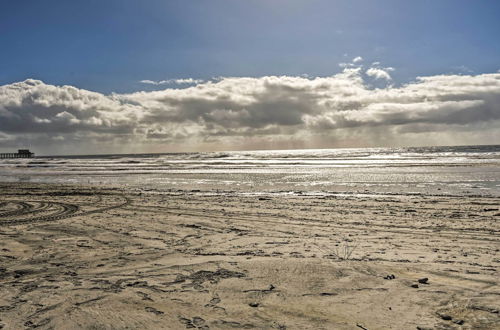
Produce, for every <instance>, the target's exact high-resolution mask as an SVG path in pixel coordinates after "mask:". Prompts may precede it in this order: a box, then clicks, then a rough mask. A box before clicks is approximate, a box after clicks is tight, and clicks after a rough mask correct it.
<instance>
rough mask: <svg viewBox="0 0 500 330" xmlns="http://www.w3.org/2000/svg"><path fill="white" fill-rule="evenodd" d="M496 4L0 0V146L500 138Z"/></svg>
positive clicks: (489, 0) (441, 0) (464, 0)
mask: <svg viewBox="0 0 500 330" xmlns="http://www.w3.org/2000/svg"><path fill="white" fill-rule="evenodd" d="M499 17H500V1H498V0H478V1H473V0H432V1H430V0H418V1H417V0H415V1H410V0H384V1H382V0H286V1H285V0H170V1H169V0H162V1H160V0H85V1H76V0H75V1H73V0H72V1H69V0H64V1H63V0H43V1H42V0H22V1H14V0H12V1H9V0H0V31H1V33H0V151H2V150H5V151H8V150H12V149H15V148H31V149H34V150H36V152H37V154H67V153H87V154H88V153H100V152H106V151H107V150H110V149H112V150H115V151H116V152H123V153H131V152H139V153H140V152H168V151H210V150H236V149H240V150H248V149H290V148H334V147H378V146H387V147H392V146H422V145H471V144H495V143H496V144H498V143H500V129H499V127H500V71H499V69H500V39H499V36H498V35H499V32H500V19H499Z"/></svg>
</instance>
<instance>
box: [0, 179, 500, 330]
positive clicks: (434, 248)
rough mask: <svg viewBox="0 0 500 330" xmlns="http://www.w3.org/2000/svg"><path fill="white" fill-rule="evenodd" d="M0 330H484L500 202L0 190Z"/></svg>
mask: <svg viewBox="0 0 500 330" xmlns="http://www.w3.org/2000/svg"><path fill="white" fill-rule="evenodd" d="M0 192H1V194H0V202H1V203H0V328H3V329H29V328H39V329H146V328H148V329H183V328H197V329H238V328H244V329H370V330H372V329H494V328H498V327H500V317H499V309H500V299H499V295H500V287H499V284H500V281H499V276H498V275H499V272H498V266H499V262H500V258H499V248H500V244H499V241H500V238H499V235H498V234H499V230H500V227H499V225H498V220H499V217H500V209H499V200H498V198H495V197H484V196H483V197H481V196H468V197H466V198H465V197H463V196H451V195H423V194H366V195H360V194H334V193H332V194H324V195H317V194H309V195H308V194H307V193H303V194H285V193H281V194H280V193H274V194H273V193H269V194H260V195H245V194H244V193H237V192H231V191H218V192H216V191H200V190H166V191H158V190H150V191H144V190H139V189H132V188H125V187H113V188H103V187H99V186H88V185H86V186H85V185H50V184H32V183H24V184H23V183H15V184H14V183H11V184H2V185H1V188H0Z"/></svg>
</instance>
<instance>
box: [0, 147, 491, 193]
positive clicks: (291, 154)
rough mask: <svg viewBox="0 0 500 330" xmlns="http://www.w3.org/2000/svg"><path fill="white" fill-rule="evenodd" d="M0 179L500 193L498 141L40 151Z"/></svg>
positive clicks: (0, 171) (0, 165)
mask: <svg viewBox="0 0 500 330" xmlns="http://www.w3.org/2000/svg"><path fill="white" fill-rule="evenodd" d="M0 181H1V182H44V183H71V184H98V185H108V186H113V185H126V186H129V187H136V188H138V189H152V190H160V191H161V190H169V191H171V190H178V189H179V190H185V189H190V190H200V191H212V192H217V191H234V192H239V193H249V194H258V193H270V192H272V193H282V194H303V193H307V194H328V193H358V194H371V193H376V194H401V193H404V194H431V195H432V194H437V195H443V194H451V195H492V196H500V145H489V146H459V147H415V148H353V149H317V150H310V149H307V150H265V151H226V152H193V153H164V154H129V155H126V154H123V155H86V156H41V157H36V158H31V159H2V160H0Z"/></svg>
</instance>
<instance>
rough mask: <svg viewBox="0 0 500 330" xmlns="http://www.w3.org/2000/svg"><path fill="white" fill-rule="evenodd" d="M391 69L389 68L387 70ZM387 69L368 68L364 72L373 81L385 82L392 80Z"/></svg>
mask: <svg viewBox="0 0 500 330" xmlns="http://www.w3.org/2000/svg"><path fill="white" fill-rule="evenodd" d="M389 69H391V68H389ZM387 71H389V70H387V69H385V70H384V69H381V68H369V69H368V70H366V72H365V73H366V74H367V75H368V76H370V77H373V78H375V79H385V80H392V78H391V75H390V74H389V72H387Z"/></svg>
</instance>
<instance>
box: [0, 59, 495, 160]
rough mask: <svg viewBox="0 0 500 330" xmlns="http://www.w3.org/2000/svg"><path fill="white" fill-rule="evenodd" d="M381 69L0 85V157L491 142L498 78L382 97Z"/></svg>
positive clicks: (432, 83)
mask: <svg viewBox="0 0 500 330" xmlns="http://www.w3.org/2000/svg"><path fill="white" fill-rule="evenodd" d="M359 61H360V60H359ZM359 61H358V62H359ZM353 63H355V62H353ZM393 70H394V69H392V68H381V67H371V68H368V69H363V68H362V67H361V66H354V65H351V66H346V67H345V68H344V70H343V71H342V72H341V73H338V74H336V75H333V76H329V77H315V78H310V77H303V76H298V77H297V76H264V77H257V78H252V77H223V78H218V79H217V80H213V81H203V82H196V81H195V82H194V83H195V85H193V86H190V87H186V88H176V89H174V88H167V89H164V90H158V91H151V92H136V93H131V94H110V95H104V94H101V93H96V92H91V91H88V90H84V89H78V88H76V87H73V86H54V85H50V84H46V83H44V82H42V81H39V80H33V79H28V80H25V81H23V82H17V83H12V84H8V85H3V86H0V146H2V147H3V148H5V149H7V148H14V147H18V146H29V147H31V148H34V149H37V150H39V152H42V153H81V152H86V153H93V152H96V153H99V152H106V151H109V148H114V149H113V150H115V151H118V152H127V151H129V152H133V151H134V150H135V148H137V150H148V151H151V152H152V151H181V150H186V151H188V150H202V149H204V150H207V149H208V150H210V149H211V150H215V149H244V148H246V149H248V148H253V149H257V148H304V147H308V148H311V147H312V148H315V147H317V148H326V147H340V146H348V147H358V146H376V145H381V144H384V145H389V146H390V145H393V146H398V145H424V144H427V145H428V144H441V145H443V144H480V143H485V144H488V143H498V142H499V141H500V133H499V132H498V131H499V130H498V128H499V127H500V73H491V74H479V75H435V76H427V77H418V78H416V80H415V81H413V82H411V83H408V84H405V85H402V86H393V85H391V84H390V83H391V76H390V72H391V71H393ZM190 82H191V83H192V82H193V81H191V80H190ZM380 82H385V84H386V85H384V86H382V87H380ZM174 144H175V146H174Z"/></svg>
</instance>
